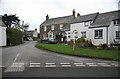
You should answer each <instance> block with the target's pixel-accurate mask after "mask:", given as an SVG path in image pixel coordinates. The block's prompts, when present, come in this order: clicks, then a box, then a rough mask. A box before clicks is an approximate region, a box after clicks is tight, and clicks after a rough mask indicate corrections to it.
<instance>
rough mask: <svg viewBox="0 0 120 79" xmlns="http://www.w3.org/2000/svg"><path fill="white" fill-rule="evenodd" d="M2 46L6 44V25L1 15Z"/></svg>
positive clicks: (0, 35)
mask: <svg viewBox="0 0 120 79" xmlns="http://www.w3.org/2000/svg"><path fill="white" fill-rule="evenodd" d="M0 46H6V26H5V24H4V23H3V22H2V16H0Z"/></svg>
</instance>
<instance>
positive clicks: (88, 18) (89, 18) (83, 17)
mask: <svg viewBox="0 0 120 79" xmlns="http://www.w3.org/2000/svg"><path fill="white" fill-rule="evenodd" d="M98 14H99V13H98V12H97V13H93V14H88V15H80V16H78V17H77V18H76V19H74V20H73V21H72V23H80V22H86V21H94V19H95V18H96V16H97V15H98Z"/></svg>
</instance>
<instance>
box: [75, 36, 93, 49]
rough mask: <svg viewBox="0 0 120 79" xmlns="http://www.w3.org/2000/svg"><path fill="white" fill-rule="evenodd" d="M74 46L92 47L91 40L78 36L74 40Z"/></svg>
mask: <svg viewBox="0 0 120 79" xmlns="http://www.w3.org/2000/svg"><path fill="white" fill-rule="evenodd" d="M76 46H77V47H92V46H93V44H92V41H91V40H85V39H84V38H79V39H78V40H77V41H76Z"/></svg>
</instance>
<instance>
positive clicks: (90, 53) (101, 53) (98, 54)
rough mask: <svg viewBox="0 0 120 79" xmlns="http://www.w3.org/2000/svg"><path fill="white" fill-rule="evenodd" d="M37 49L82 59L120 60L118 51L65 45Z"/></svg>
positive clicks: (47, 45)
mask: <svg viewBox="0 0 120 79" xmlns="http://www.w3.org/2000/svg"><path fill="white" fill-rule="evenodd" d="M36 47H37V48H42V49H45V50H49V51H52V52H56V53H61V54H66V55H74V56H81V57H91V58H102V59H110V60H120V57H119V54H120V53H119V52H118V50H117V49H109V50H108V49H96V48H77V47H76V48H75V50H74V51H73V48H72V46H68V45H63V44H37V45H36Z"/></svg>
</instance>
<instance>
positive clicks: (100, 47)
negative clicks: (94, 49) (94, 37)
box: [98, 43, 108, 49]
mask: <svg viewBox="0 0 120 79" xmlns="http://www.w3.org/2000/svg"><path fill="white" fill-rule="evenodd" d="M107 47H108V46H107V44H106V43H105V44H99V46H98V48H99V49H105V48H107Z"/></svg>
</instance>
